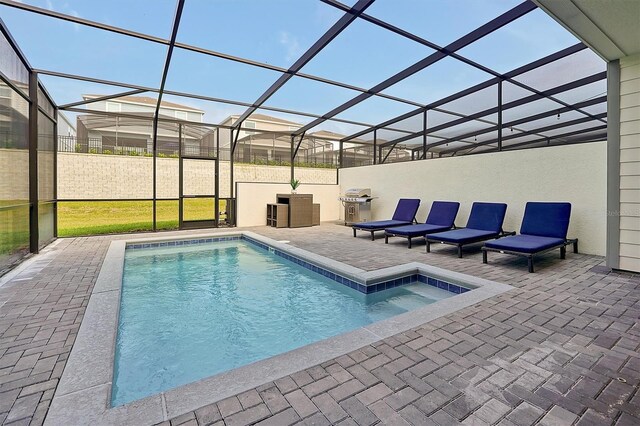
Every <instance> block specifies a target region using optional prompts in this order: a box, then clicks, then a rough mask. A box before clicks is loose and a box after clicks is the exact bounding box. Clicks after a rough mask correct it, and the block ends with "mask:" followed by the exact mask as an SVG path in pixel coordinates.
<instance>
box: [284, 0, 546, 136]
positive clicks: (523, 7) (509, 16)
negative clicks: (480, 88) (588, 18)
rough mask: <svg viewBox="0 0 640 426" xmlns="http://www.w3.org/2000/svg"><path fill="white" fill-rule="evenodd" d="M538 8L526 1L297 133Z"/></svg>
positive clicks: (298, 131) (299, 131)
mask: <svg viewBox="0 0 640 426" xmlns="http://www.w3.org/2000/svg"><path fill="white" fill-rule="evenodd" d="M536 8H537V6H536V5H535V4H533V3H532V2H530V1H529V0H527V1H525V2H524V3H521V4H519V5H518V6H516V7H514V8H513V9H511V10H509V11H507V12H505V13H503V14H502V15H500V16H498V17H497V18H495V19H493V20H491V21H489V22H487V23H486V24H484V25H482V26H481V27H479V28H477V29H475V30H473V31H471V32H470V33H468V34H466V35H464V36H462V37H460V38H459V39H458V40H456V41H454V42H453V43H450V44H449V45H447V46H446V47H444V48H443V49H442V50H439V51H436V52H434V53H432V54H431V55H429V56H427V57H426V58H424V59H422V60H420V61H418V62H416V63H415V64H413V65H411V66H409V67H407V68H405V69H404V70H402V71H400V72H399V73H397V74H395V75H393V76H391V77H389V78H388V79H386V80H385V81H383V82H381V83H379V84H378V85H376V86H374V87H372V88H371V90H369V91H368V92H367V93H362V94H360V95H358V96H356V97H354V98H352V99H351V100H349V101H347V102H345V103H343V104H342V105H340V106H338V107H336V108H334V109H333V110H331V111H329V112H328V113H326V114H325V115H323V116H322V118H319V119H317V120H314V121H312V122H311V123H309V124H307V125H306V126H304V127H302V128H300V129H298V130H297V131H296V133H298V134H299V133H302V132H304V131H307V130H309V129H312V128H313V127H315V126H317V125H319V124H321V123H322V122H324V121H325V120H327V119H329V118H331V117H334V116H336V115H338V114H340V113H341V112H344V111H346V110H347V109H349V108H351V107H352V106H354V105H357V104H359V103H360V102H362V101H364V100H366V99H368V98H370V97H371V96H373V95H374V94H375V93H379V92H381V91H383V90H385V89H387V88H388V87H390V86H392V85H394V84H396V83H398V82H399V81H402V80H404V79H405V78H407V77H409V76H411V75H413V74H415V73H417V72H418V71H420V70H423V69H424V68H426V67H428V66H430V65H432V64H434V63H436V62H438V61H440V60H441V59H444V58H446V57H447V56H449V55H450V54H451V53H453V52H456V51H457V50H460V49H462V48H464V47H466V46H468V45H469V44H471V43H473V42H475V41H477V40H479V39H481V38H482V37H484V36H486V35H488V34H491V33H492V32H494V31H496V30H497V29H499V28H501V27H503V26H505V25H507V24H508V23H510V22H512V21H514V20H516V19H518V18H520V17H521V16H524V15H526V14H527V13H529V12H531V11H532V10H535V9H536Z"/></svg>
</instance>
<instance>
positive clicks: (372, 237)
mask: <svg viewBox="0 0 640 426" xmlns="http://www.w3.org/2000/svg"><path fill="white" fill-rule="evenodd" d="M375 239H376V236H375V234H374V231H371V241H374V240H375Z"/></svg>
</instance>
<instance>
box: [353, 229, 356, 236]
mask: <svg viewBox="0 0 640 426" xmlns="http://www.w3.org/2000/svg"><path fill="white" fill-rule="evenodd" d="M355 237H356V228H353V238H355Z"/></svg>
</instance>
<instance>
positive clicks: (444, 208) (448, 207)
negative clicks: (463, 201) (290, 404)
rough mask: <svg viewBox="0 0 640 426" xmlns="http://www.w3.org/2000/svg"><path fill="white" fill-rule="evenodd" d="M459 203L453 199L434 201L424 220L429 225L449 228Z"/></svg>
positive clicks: (454, 218) (453, 220)
mask: <svg viewBox="0 0 640 426" xmlns="http://www.w3.org/2000/svg"><path fill="white" fill-rule="evenodd" d="M459 208H460V203H458V202H455V201H434V202H433V204H432V205H431V210H430V211H429V216H428V217H427V220H426V221H425V222H424V223H425V224H429V225H440V226H443V227H446V229H449V228H451V227H452V226H453V223H454V222H455V220H456V215H457V214H458V209H459ZM431 232H436V231H431Z"/></svg>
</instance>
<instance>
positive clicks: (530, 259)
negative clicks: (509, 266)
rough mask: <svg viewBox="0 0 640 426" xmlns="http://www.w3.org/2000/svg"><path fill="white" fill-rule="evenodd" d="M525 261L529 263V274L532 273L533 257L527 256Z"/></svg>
mask: <svg viewBox="0 0 640 426" xmlns="http://www.w3.org/2000/svg"><path fill="white" fill-rule="evenodd" d="M527 259H528V261H529V272H533V256H529V257H528V258H527Z"/></svg>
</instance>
